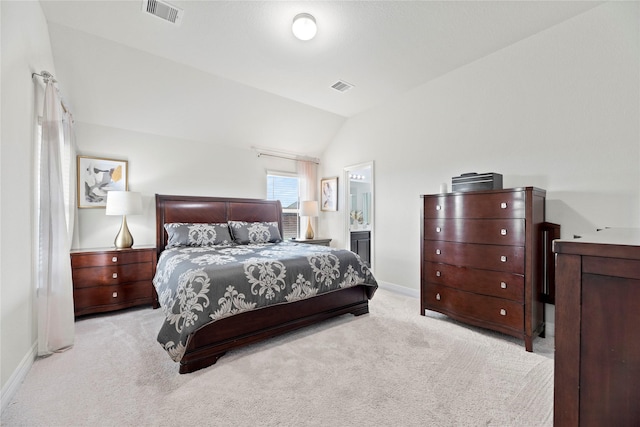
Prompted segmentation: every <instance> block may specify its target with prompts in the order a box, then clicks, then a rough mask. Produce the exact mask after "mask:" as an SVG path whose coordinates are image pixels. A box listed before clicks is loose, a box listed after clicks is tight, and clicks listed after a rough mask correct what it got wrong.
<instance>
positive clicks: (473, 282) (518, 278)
mask: <svg viewBox="0 0 640 427" xmlns="http://www.w3.org/2000/svg"><path fill="white" fill-rule="evenodd" d="M423 268H424V271H423V280H424V281H425V283H427V282H430V283H435V284H440V285H445V286H448V287H451V288H456V289H460V290H462V291H467V292H475V293H478V294H483V295H491V296H494V297H499V298H504V299H509V300H512V301H517V302H520V303H524V276H523V275H521V274H513V273H509V272H505V271H492V270H481V269H477V268H469V267H457V266H454V265H449V264H439V263H433V262H425V263H424V266H423Z"/></svg>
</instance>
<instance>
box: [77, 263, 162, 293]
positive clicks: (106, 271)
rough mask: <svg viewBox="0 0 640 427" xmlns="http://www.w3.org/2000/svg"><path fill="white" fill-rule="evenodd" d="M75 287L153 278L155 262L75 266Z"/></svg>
mask: <svg viewBox="0 0 640 427" xmlns="http://www.w3.org/2000/svg"><path fill="white" fill-rule="evenodd" d="M72 271H73V286H74V288H85V287H90V286H104V285H118V284H121V283H128V282H134V281H141V280H151V279H153V263H151V262H145V263H138V264H125V265H113V266H105V267H85V268H74V269H73V270H72Z"/></svg>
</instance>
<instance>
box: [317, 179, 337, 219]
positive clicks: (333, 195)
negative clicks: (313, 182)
mask: <svg viewBox="0 0 640 427" xmlns="http://www.w3.org/2000/svg"><path fill="white" fill-rule="evenodd" d="M320 209H321V210H323V211H337V210H338V177H337V176H334V177H331V178H322V180H321V181H320Z"/></svg>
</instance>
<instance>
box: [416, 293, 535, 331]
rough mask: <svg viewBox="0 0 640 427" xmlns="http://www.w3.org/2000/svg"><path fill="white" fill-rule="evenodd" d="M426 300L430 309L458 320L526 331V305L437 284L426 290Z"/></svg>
mask: <svg viewBox="0 0 640 427" xmlns="http://www.w3.org/2000/svg"><path fill="white" fill-rule="evenodd" d="M425 298H426V300H425V302H426V307H427V308H428V309H432V310H436V311H439V312H441V313H445V314H448V315H450V316H452V317H454V318H456V317H463V318H466V319H469V320H475V321H477V322H489V323H492V324H494V325H499V326H502V327H506V328H510V329H516V330H521V329H523V328H524V305H523V304H520V303H517V302H514V301H509V300H505V299H502V298H496V297H490V296H486V295H477V294H473V293H470V292H465V291H460V290H457V289H452V288H449V287H446V286H440V285H433V284H429V285H427V286H426V289H425Z"/></svg>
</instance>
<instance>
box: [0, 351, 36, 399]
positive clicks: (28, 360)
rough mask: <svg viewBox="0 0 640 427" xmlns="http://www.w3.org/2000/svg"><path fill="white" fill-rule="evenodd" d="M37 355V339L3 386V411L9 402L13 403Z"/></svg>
mask: <svg viewBox="0 0 640 427" xmlns="http://www.w3.org/2000/svg"><path fill="white" fill-rule="evenodd" d="M37 355H38V342H37V341H36V342H34V343H33V345H32V346H31V349H30V350H29V351H28V352H27V354H25V355H24V357H23V358H22V360H21V361H20V364H19V365H18V367H17V368H16V370H15V371H13V374H11V377H9V379H8V380H7V382H6V383H5V385H4V386H3V387H2V391H1V392H0V394H1V397H0V400H1V401H2V411H4V410H5V408H6V407H7V406H9V403H11V401H12V400H13V397H14V396H15V395H16V393H17V392H18V389H19V388H20V385H21V384H22V382H23V381H24V379H25V378H26V377H27V374H28V373H29V370H30V369H31V366H32V365H33V362H34V360H36V356H37Z"/></svg>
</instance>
